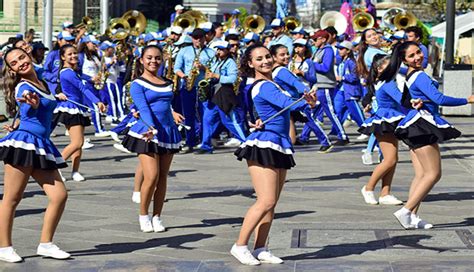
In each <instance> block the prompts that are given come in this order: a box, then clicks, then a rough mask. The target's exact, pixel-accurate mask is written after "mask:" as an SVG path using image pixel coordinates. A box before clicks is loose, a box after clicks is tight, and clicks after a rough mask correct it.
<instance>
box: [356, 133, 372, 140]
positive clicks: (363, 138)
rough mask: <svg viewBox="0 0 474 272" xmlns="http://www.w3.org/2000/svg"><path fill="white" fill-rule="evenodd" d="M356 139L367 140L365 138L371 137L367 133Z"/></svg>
mask: <svg viewBox="0 0 474 272" xmlns="http://www.w3.org/2000/svg"><path fill="white" fill-rule="evenodd" d="M356 139H357V140H359V141H365V140H367V139H369V136H367V135H365V134H361V135H359V137H357V138H356Z"/></svg>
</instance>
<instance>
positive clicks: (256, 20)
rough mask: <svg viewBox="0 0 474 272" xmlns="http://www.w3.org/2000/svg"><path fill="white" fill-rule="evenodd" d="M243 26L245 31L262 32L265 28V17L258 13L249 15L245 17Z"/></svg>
mask: <svg viewBox="0 0 474 272" xmlns="http://www.w3.org/2000/svg"><path fill="white" fill-rule="evenodd" d="M243 28H244V31H245V33H248V32H254V33H256V34H260V33H261V32H262V31H263V30H264V29H265V19H263V17H262V16H259V15H256V14H252V15H249V16H247V17H245V20H244V23H243Z"/></svg>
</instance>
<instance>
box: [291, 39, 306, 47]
mask: <svg viewBox="0 0 474 272" xmlns="http://www.w3.org/2000/svg"><path fill="white" fill-rule="evenodd" d="M307 44H308V40H306V39H296V40H295V41H294V42H293V45H302V46H306V45H307Z"/></svg>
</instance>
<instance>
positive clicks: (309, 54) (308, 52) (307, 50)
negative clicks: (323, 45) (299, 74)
mask: <svg viewBox="0 0 474 272" xmlns="http://www.w3.org/2000/svg"><path fill="white" fill-rule="evenodd" d="M303 47H304V55H303V61H304V60H306V59H310V58H311V57H312V55H313V53H312V52H311V48H310V47H308V44H305V45H303ZM295 49H296V46H294V47H293V52H292V54H291V55H292V56H294V55H295V54H296V52H295Z"/></svg>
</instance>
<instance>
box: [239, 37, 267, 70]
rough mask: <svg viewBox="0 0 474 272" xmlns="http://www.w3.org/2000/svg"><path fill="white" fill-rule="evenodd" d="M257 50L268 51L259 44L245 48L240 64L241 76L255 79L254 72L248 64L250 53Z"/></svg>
mask: <svg viewBox="0 0 474 272" xmlns="http://www.w3.org/2000/svg"><path fill="white" fill-rule="evenodd" d="M257 48H265V49H267V50H268V48H266V47H265V46H263V44H261V43H256V44H252V45H251V46H249V47H247V50H245V53H244V55H243V57H242V61H241V63H240V72H241V73H242V75H243V76H247V77H255V70H254V69H253V68H251V67H250V66H249V62H250V61H251V60H252V52H253V51H254V50H255V49H257ZM269 52H270V51H269Z"/></svg>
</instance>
